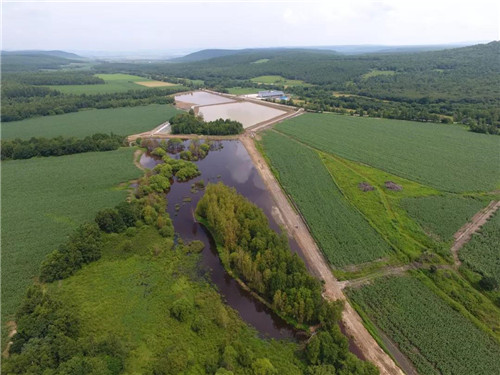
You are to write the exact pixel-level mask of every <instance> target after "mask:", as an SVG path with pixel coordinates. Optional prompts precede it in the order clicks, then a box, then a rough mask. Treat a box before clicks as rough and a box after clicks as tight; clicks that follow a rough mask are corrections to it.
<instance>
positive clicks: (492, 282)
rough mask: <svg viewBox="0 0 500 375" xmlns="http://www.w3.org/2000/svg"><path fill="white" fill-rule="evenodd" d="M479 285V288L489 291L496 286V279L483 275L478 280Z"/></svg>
mask: <svg viewBox="0 0 500 375" xmlns="http://www.w3.org/2000/svg"><path fill="white" fill-rule="evenodd" d="M479 286H480V287H481V289H483V290H486V291H488V292H489V291H492V290H495V289H497V288H498V281H497V280H496V279H495V278H494V277H491V276H484V277H483V278H482V279H481V280H480V281H479Z"/></svg>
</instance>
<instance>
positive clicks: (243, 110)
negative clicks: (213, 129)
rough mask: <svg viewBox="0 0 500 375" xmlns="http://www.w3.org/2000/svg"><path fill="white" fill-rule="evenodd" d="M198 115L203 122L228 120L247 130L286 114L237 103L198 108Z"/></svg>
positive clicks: (280, 111) (252, 104)
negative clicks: (200, 115) (239, 123)
mask: <svg viewBox="0 0 500 375" xmlns="http://www.w3.org/2000/svg"><path fill="white" fill-rule="evenodd" d="M198 113H201V114H202V115H203V119H204V120H205V121H214V120H217V119H220V118H223V119H230V120H234V121H239V122H241V123H242V124H243V127H244V128H248V127H250V126H253V125H256V124H258V123H261V122H264V121H268V120H271V119H273V118H275V117H278V116H281V115H284V114H286V112H285V111H282V110H280V109H276V108H272V107H268V106H265V105H260V104H255V103H250V102H237V103H228V104H219V105H210V106H206V107H199V108H198Z"/></svg>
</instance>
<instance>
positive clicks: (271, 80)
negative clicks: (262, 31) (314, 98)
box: [251, 75, 311, 87]
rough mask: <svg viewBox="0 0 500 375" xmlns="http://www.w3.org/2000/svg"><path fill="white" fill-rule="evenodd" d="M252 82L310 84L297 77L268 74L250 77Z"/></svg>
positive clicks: (281, 84)
mask: <svg viewBox="0 0 500 375" xmlns="http://www.w3.org/2000/svg"><path fill="white" fill-rule="evenodd" d="M251 81H252V82H255V83H260V84H262V85H277V86H285V87H289V86H311V85H310V84H308V83H305V82H304V81H300V80H298V79H288V78H285V77H282V76H276V75H269V76H259V77H254V78H252V79H251Z"/></svg>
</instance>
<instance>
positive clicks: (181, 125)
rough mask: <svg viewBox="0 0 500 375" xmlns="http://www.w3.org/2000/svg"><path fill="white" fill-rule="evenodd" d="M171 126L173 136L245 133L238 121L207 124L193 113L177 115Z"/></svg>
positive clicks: (219, 120)
mask: <svg viewBox="0 0 500 375" xmlns="http://www.w3.org/2000/svg"><path fill="white" fill-rule="evenodd" d="M170 124H171V126H172V134H202V135H232V134H240V133H242V132H243V125H242V124H241V123H240V122H238V121H233V120H223V119H218V120H215V121H208V122H205V121H203V118H202V117H199V116H195V114H194V112H193V111H190V112H189V113H180V114H178V115H175V116H174V117H172V118H171V119H170Z"/></svg>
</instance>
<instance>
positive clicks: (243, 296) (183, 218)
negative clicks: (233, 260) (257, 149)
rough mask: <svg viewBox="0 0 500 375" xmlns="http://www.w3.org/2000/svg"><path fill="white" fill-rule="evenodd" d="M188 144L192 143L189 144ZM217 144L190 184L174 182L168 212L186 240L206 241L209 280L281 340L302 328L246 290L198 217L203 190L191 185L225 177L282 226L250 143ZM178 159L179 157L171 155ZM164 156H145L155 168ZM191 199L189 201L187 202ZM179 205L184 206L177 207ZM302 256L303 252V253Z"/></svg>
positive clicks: (204, 262) (261, 331) (273, 225)
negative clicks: (229, 270)
mask: <svg viewBox="0 0 500 375" xmlns="http://www.w3.org/2000/svg"><path fill="white" fill-rule="evenodd" d="M186 144H188V142H186ZM217 146H219V147H216V148H218V149H217V150H215V151H210V152H209V153H208V155H207V157H206V158H205V159H203V160H200V161H198V162H196V164H197V165H198V168H199V169H200V172H201V175H200V176H199V177H197V178H195V179H192V180H190V181H188V182H177V181H176V182H174V183H173V184H172V186H171V189H170V192H169V193H168V194H167V200H168V206H167V211H168V213H169V214H170V217H171V218H172V221H173V224H174V229H175V231H176V232H177V233H179V235H180V236H181V237H182V238H183V239H184V240H185V241H192V240H199V241H202V242H203V243H204V244H205V248H204V250H203V252H202V260H201V264H202V267H204V268H206V269H209V270H211V272H210V278H211V280H212V282H213V283H214V284H215V285H216V286H217V289H218V290H219V292H220V293H221V295H222V296H223V298H224V299H225V300H226V303H227V304H228V305H229V306H231V307H232V308H233V309H235V310H236V311H238V313H239V314H240V316H241V318H242V319H243V320H244V321H245V322H247V323H248V324H250V325H251V326H253V327H255V328H256V329H257V331H258V332H259V334H260V335H261V336H263V337H271V338H276V339H284V338H294V337H297V335H298V332H296V330H295V329H293V328H292V327H290V326H289V325H288V324H286V323H285V322H284V321H283V320H282V319H281V318H280V317H278V316H277V315H276V314H275V313H273V311H272V310H271V309H269V308H268V307H267V306H265V305H264V304H262V303H261V302H260V301H258V300H257V299H256V298H254V297H253V296H252V295H251V294H250V293H248V292H247V291H246V290H244V289H243V288H242V287H241V286H240V285H239V284H238V283H237V282H236V281H235V280H234V279H233V278H232V277H231V276H229V275H228V274H227V273H226V271H225V269H224V267H223V266H222V264H221V262H220V260H219V256H218V254H217V250H216V248H215V244H214V243H213V240H212V237H211V236H210V234H209V233H208V232H207V230H206V229H205V228H204V227H203V226H202V225H201V224H199V223H197V222H196V221H195V219H194V211H195V209H196V205H197V204H198V201H199V200H200V198H201V197H202V196H203V193H204V191H203V190H199V191H198V192H196V193H192V192H191V185H192V184H193V183H195V182H196V181H199V180H203V181H204V182H205V184H207V183H217V182H219V181H222V182H223V183H224V184H226V185H227V186H231V187H234V188H235V189H236V190H237V191H238V192H239V193H240V194H242V195H244V196H245V197H247V198H248V199H249V200H250V201H252V202H253V203H255V204H256V205H258V206H259V207H260V208H262V209H263V210H264V212H265V214H266V215H267V217H268V218H269V224H270V226H271V228H272V229H274V230H275V231H281V229H280V226H279V225H278V223H277V222H276V220H275V219H274V218H273V216H272V211H273V205H274V203H273V199H272V197H271V196H270V194H269V192H268V191H267V189H266V186H265V184H264V182H263V181H262V179H261V178H260V175H259V173H258V172H257V170H256V169H255V168H254V166H253V163H252V160H251V159H250V156H249V155H248V153H247V151H246V150H245V147H244V146H243V145H242V144H241V143H240V142H238V141H220V142H217ZM171 156H172V157H175V158H176V157H178V155H171ZM159 162H161V160H157V159H154V158H151V157H149V156H148V155H145V154H143V156H142V157H141V164H142V165H143V166H145V167H147V168H153V167H154V166H155V165H156V164H157V163H159ZM188 198H190V201H188ZM176 205H180V206H181V207H180V209H179V210H178V211H177V210H176V207H175V206H176ZM290 247H291V248H292V250H293V251H296V252H297V251H298V250H299V246H298V245H297V243H296V242H295V240H293V239H290ZM299 255H300V254H299Z"/></svg>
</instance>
